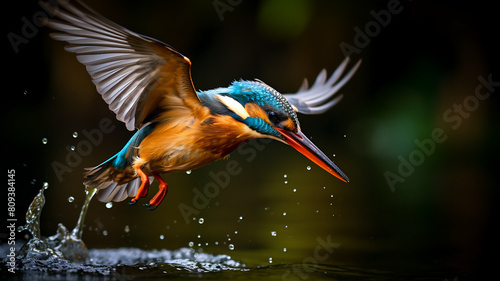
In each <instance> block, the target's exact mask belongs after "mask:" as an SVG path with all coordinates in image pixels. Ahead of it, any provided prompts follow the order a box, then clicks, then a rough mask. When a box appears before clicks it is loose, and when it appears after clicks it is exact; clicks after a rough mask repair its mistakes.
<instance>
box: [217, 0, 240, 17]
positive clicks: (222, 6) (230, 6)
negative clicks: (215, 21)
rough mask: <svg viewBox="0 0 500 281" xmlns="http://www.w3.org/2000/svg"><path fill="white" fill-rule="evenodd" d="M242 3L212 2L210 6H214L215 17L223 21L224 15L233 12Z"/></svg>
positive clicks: (232, 0)
mask: <svg viewBox="0 0 500 281" xmlns="http://www.w3.org/2000/svg"><path fill="white" fill-rule="evenodd" d="M242 2H243V0H214V1H213V2H212V5H213V6H214V9H215V12H216V13H217V16H219V20H220V21H223V20H224V13H226V12H232V11H234V8H236V7H237V6H238V5H240V4H241V3H242Z"/></svg>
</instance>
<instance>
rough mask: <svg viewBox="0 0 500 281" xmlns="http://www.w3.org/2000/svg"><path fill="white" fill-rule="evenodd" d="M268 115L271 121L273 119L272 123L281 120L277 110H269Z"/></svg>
mask: <svg viewBox="0 0 500 281" xmlns="http://www.w3.org/2000/svg"><path fill="white" fill-rule="evenodd" d="M267 117H268V118H269V121H271V123H273V124H277V123H279V122H280V118H279V116H278V114H276V112H274V111H269V112H267Z"/></svg>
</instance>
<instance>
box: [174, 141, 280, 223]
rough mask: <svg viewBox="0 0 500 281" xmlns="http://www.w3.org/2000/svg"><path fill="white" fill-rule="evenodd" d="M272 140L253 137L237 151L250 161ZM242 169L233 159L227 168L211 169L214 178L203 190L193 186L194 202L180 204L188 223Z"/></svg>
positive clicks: (229, 161) (210, 173)
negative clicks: (214, 170)
mask: <svg viewBox="0 0 500 281" xmlns="http://www.w3.org/2000/svg"><path fill="white" fill-rule="evenodd" d="M270 142H272V140H270V139H253V140H250V141H249V142H247V143H245V144H243V145H242V146H240V147H238V149H237V150H236V153H238V154H239V155H241V156H245V160H246V161H247V162H248V163H250V162H252V161H253V160H254V159H255V157H257V153H258V152H259V151H262V150H263V149H264V148H265V145H266V144H269V143H270ZM233 153H235V152H233ZM242 171H243V168H242V167H241V165H240V163H239V162H238V161H236V160H232V159H231V160H228V161H227V163H226V166H225V169H223V170H222V171H218V172H213V171H210V172H209V173H208V175H209V176H210V178H211V179H212V180H211V181H209V182H208V183H206V184H205V186H203V189H202V190H199V189H197V188H193V194H194V195H193V200H192V202H191V203H192V204H191V205H189V204H186V203H180V204H179V211H180V212H181V214H182V217H183V218H184V221H185V222H186V224H189V222H190V221H191V218H192V216H193V215H198V214H199V213H200V211H201V210H203V209H205V208H206V207H208V204H209V203H210V200H212V199H214V198H215V197H217V196H218V195H219V193H220V192H221V189H224V188H226V187H227V186H229V183H230V182H231V177H234V176H237V175H239V174H240V173H241V172H242Z"/></svg>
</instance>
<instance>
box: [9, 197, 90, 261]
mask: <svg viewBox="0 0 500 281" xmlns="http://www.w3.org/2000/svg"><path fill="white" fill-rule="evenodd" d="M44 190H45V188H42V189H40V191H39V192H38V194H37V195H36V196H35V199H33V201H32V202H31V204H30V206H29V208H28V211H27V212H26V224H25V225H24V226H20V227H19V228H18V231H19V232H21V231H23V230H27V231H29V232H30V234H31V236H32V238H31V239H30V240H29V241H28V242H27V243H26V244H25V245H24V246H23V247H22V248H21V250H20V251H19V257H20V258H25V259H29V258H33V259H38V260H46V259H49V258H59V259H64V260H68V261H71V262H75V263H84V262H88V260H89V255H88V249H87V247H86V246H85V243H83V241H82V227H83V221H84V220H85V215H86V213H87V210H88V206H89V204H90V200H91V199H92V197H93V196H94V194H95V191H96V190H95V189H93V190H90V191H89V190H86V191H85V193H86V198H85V203H84V205H83V207H82V210H81V212H80V216H79V217H78V222H77V224H76V226H75V228H74V229H73V231H71V233H70V232H69V231H68V230H67V228H66V227H65V226H64V225H63V224H59V225H58V228H57V233H56V234H55V235H53V236H50V237H48V238H44V237H42V235H41V232H40V215H41V213H42V209H43V206H44V205H45V196H44V194H43V192H44Z"/></svg>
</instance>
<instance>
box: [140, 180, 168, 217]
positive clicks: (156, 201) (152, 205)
mask: <svg viewBox="0 0 500 281" xmlns="http://www.w3.org/2000/svg"><path fill="white" fill-rule="evenodd" d="M153 176H154V177H155V179H156V180H157V181H159V182H160V185H159V186H158V189H159V190H158V192H157V193H156V195H155V196H154V197H153V199H151V200H150V201H149V204H144V206H146V209H148V210H150V211H153V210H154V209H156V208H157V207H158V205H160V203H161V201H163V198H165V195H166V194H167V192H168V184H167V183H166V182H165V181H164V180H163V179H162V178H161V176H160V175H158V174H153Z"/></svg>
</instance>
